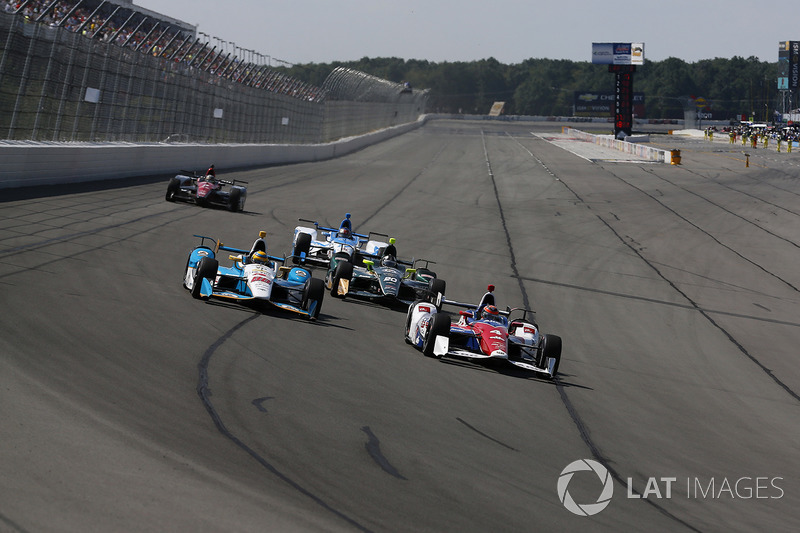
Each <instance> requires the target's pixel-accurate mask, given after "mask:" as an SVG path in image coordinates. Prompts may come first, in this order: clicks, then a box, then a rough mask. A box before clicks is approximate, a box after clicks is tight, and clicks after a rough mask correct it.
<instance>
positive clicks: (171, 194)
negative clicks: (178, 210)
mask: <svg viewBox="0 0 800 533" xmlns="http://www.w3.org/2000/svg"><path fill="white" fill-rule="evenodd" d="M180 192H181V180H179V179H178V178H172V179H170V180H169V185H167V195H166V200H167V201H168V202H174V201H175V196H176V195H177V194H178V193H180Z"/></svg>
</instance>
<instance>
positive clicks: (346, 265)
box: [331, 259, 353, 298]
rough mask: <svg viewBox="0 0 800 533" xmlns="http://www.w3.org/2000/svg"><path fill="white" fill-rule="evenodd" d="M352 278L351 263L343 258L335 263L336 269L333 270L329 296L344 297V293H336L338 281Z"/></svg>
mask: <svg viewBox="0 0 800 533" xmlns="http://www.w3.org/2000/svg"><path fill="white" fill-rule="evenodd" d="M343 279H347V280H351V279H353V263H351V262H350V261H346V260H344V259H342V260H340V261H339V262H338V263H337V264H336V270H334V271H333V279H332V280H331V296H333V297H334V298H344V295H342V296H339V295H338V294H336V293H337V291H338V289H339V281H341V280H343Z"/></svg>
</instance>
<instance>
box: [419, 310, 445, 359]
mask: <svg viewBox="0 0 800 533" xmlns="http://www.w3.org/2000/svg"><path fill="white" fill-rule="evenodd" d="M438 335H442V336H444V337H449V336H450V315H446V314H444V313H436V314H435V315H433V316H432V317H431V325H430V326H429V327H428V331H427V333H426V334H425V341H424V342H423V343H422V353H423V354H425V355H426V356H428V357H436V358H437V359H441V357H442V356H441V355H435V354H434V353H433V348H434V346H435V345H436V337H437V336H438Z"/></svg>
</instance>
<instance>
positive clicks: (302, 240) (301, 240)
mask: <svg viewBox="0 0 800 533" xmlns="http://www.w3.org/2000/svg"><path fill="white" fill-rule="evenodd" d="M309 250H311V234H310V233H301V234H300V235H298V236H297V239H295V241H294V250H292V263H294V264H295V265H296V264H298V263H299V262H300V255H301V254H306V256H308V251H309Z"/></svg>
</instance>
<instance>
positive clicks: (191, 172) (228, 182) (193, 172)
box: [179, 170, 249, 186]
mask: <svg viewBox="0 0 800 533" xmlns="http://www.w3.org/2000/svg"><path fill="white" fill-rule="evenodd" d="M179 172H180V173H181V174H182V175H185V176H187V177H189V178H192V179H198V178H205V177H206V175H205V174H203V173H198V172H197V171H196V170H180V171H179ZM216 180H217V181H218V182H220V183H224V184H225V185H231V186H233V185H236V184H237V183H245V184H247V183H249V182H247V181H244V180H226V179H222V178H216Z"/></svg>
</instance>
